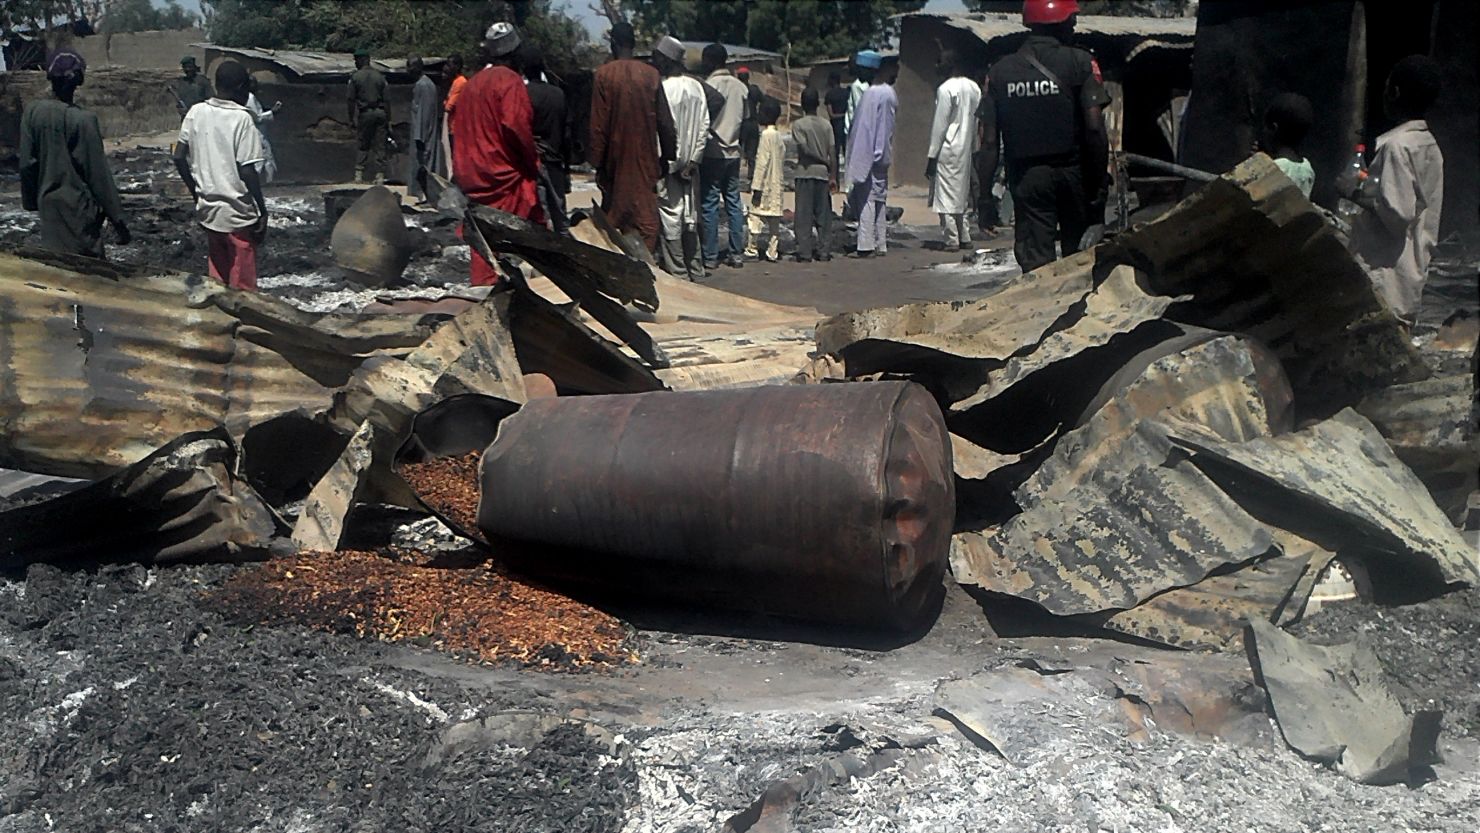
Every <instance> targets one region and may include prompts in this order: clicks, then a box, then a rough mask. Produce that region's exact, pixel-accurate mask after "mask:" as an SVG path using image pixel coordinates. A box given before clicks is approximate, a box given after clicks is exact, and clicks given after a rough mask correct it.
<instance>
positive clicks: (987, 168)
mask: <svg viewBox="0 0 1480 833" xmlns="http://www.w3.org/2000/svg"><path fill="white" fill-rule="evenodd" d="M978 115H979V118H978V119H977V129H978V130H979V131H980V132H979V133H978V135H977V142H978V144H979V145H980V146H981V149H982V170H981V177H982V183H981V185H982V189H983V190H986V189H989V188H991V187H992V183H991V182H989V181H988V180H987V178H988V177H992V176H995V175H996V173H997V162H998V158H999V156H1000V154H1001V148H1002V144H1001V143H1000V142H999V141H998V140H997V102H996V101H995V100H994V99H992V98H991V97H990V96H984V97H983V98H982V103H981V109H980V110H979V111H978Z"/></svg>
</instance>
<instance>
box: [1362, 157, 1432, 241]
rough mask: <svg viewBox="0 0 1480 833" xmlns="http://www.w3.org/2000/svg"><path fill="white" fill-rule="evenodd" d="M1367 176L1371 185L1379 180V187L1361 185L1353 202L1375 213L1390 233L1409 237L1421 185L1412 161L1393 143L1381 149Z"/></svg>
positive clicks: (1415, 214) (1416, 211) (1373, 159)
mask: <svg viewBox="0 0 1480 833" xmlns="http://www.w3.org/2000/svg"><path fill="white" fill-rule="evenodd" d="M1367 173H1368V179H1367V182H1368V183H1371V182H1373V181H1375V182H1376V183H1377V187H1376V188H1373V187H1372V186H1371V185H1370V184H1368V185H1366V186H1364V187H1361V186H1359V187H1358V189H1357V191H1356V193H1355V194H1352V195H1351V197H1352V200H1353V201H1355V202H1356V203H1357V204H1358V205H1360V206H1361V207H1362V208H1365V209H1366V210H1368V211H1370V212H1372V214H1373V215H1375V216H1376V217H1377V219H1378V220H1379V221H1380V222H1381V223H1382V226H1383V228H1384V229H1386V230H1387V232H1388V233H1389V234H1391V235H1393V236H1394V237H1401V236H1403V235H1405V234H1407V233H1408V227H1409V226H1410V225H1412V224H1413V220H1414V219H1415V218H1416V217H1417V216H1418V184H1417V182H1416V179H1417V177H1416V176H1415V175H1414V174H1415V168H1414V164H1413V160H1412V158H1411V157H1410V156H1409V155H1408V154H1407V153H1405V152H1404V151H1403V150H1402V149H1401V148H1398V147H1396V146H1395V145H1394V144H1393V143H1391V142H1389V143H1386V144H1384V145H1383V146H1382V147H1380V148H1378V149H1377V153H1376V154H1375V155H1374V156H1373V157H1372V164H1371V165H1370V166H1369V167H1368V169H1367Z"/></svg>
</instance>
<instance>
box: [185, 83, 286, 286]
mask: <svg viewBox="0 0 1480 833" xmlns="http://www.w3.org/2000/svg"><path fill="white" fill-rule="evenodd" d="M248 83H249V76H248V75H247V69H246V67H244V66H242V65H241V64H240V63H237V62H236V61H226V62H224V63H222V64H221V66H220V68H219V69H217V70H216V90H217V93H218V95H217V97H215V98H209V99H206V100H205V101H203V102H201V103H200V104H197V105H195V106H194V107H191V108H190V112H189V113H186V114H185V121H184V122H182V123H181V124H180V141H179V142H178V143H177V144H176V145H175V168H176V169H177V170H178V171H179V172H180V178H181V179H183V180H185V187H186V188H188V189H190V196H191V197H193V198H195V217H196V219H197V220H198V221H199V222H200V224H201V225H202V226H204V227H205V230H206V240H207V243H208V244H209V251H208V254H207V265H208V267H209V269H210V275H211V277H213V278H215V279H216V280H219V281H221V282H222V283H224V284H226V285H227V286H230V287H231V288H232V289H245V290H248V291H251V292H255V291H256V290H257V247H258V246H259V245H261V244H262V240H263V239H264V238H265V237H266V236H267V203H266V202H265V201H264V200H263V199H262V181H261V178H260V177H259V176H258V174H257V163H259V162H261V161H262V160H263V158H264V153H263V150H262V134H261V133H260V132H258V130H257V122H256V121H255V120H253V118H252V112H251V111H250V110H248V109H247V96H248V95H249V94H250V93H249V92H248Z"/></svg>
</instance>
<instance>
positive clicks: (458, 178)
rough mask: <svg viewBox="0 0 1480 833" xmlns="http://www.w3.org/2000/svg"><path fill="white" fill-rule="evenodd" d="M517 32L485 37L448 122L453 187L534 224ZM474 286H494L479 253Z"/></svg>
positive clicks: (492, 30)
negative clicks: (477, 66)
mask: <svg viewBox="0 0 1480 833" xmlns="http://www.w3.org/2000/svg"><path fill="white" fill-rule="evenodd" d="M518 48H519V32H518V31H516V30H515V29H514V27H513V25H512V24H509V23H495V24H493V25H492V26H490V27H488V32H487V34H486V35H485V36H484V41H483V56H484V58H485V62H486V66H484V67H483V69H482V70H481V71H479V72H478V74H477V75H474V76H473V77H472V79H471V80H469V81H468V83H467V86H465V87H464V88H463V92H462V95H461V96H460V97H459V98H458V102H457V110H456V111H454V113H453V116H452V119H453V124H452V130H453V133H454V134H455V135H456V136H457V141H456V142H455V143H453V145H452V154H453V162H454V164H453V166H452V169H453V171H454V174H453V181H454V182H456V183H457V187H458V188H461V189H462V192H463V193H464V194H466V195H467V197H468V200H469V201H471V202H475V203H478V204H479V205H486V206H488V207H490V208H497V209H498V210H500V211H507V212H509V213H510V214H514V215H516V216H519V217H522V218H524V219H526V220H529V221H531V222H534V223H543V222H544V221H545V216H544V212H543V211H541V210H540V201H539V194H538V185H537V183H538V181H539V174H540V156H539V151H538V150H537V149H536V148H535V143H534V106H533V105H532V104H530V101H529V93H528V92H526V91H525V89H524V77H523V76H521V75H520V74H519V72H518V70H517V68H516V67H515V63H516V60H515V57H514V56H515V50H517V49H518ZM470 268H471V272H472V282H473V285H474V286H492V285H493V284H496V283H498V270H497V269H495V268H494V266H493V264H491V263H489V262H488V261H486V260H484V259H483V257H482V256H481V255H479V254H478V252H477V251H474V252H473V254H472V263H471V265H470Z"/></svg>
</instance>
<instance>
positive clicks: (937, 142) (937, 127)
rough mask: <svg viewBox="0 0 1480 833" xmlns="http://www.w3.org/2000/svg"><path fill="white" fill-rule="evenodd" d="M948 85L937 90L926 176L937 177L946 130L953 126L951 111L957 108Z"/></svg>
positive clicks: (926, 162)
mask: <svg viewBox="0 0 1480 833" xmlns="http://www.w3.org/2000/svg"><path fill="white" fill-rule="evenodd" d="M954 104H955V102H954V101H953V100H952V99H951V94H950V93H949V92H947V91H946V85H945V84H941V85H940V86H939V87H937V88H936V90H935V120H934V121H932V122H931V124H930V151H929V153H927V154H926V158H925V178H926V179H935V168H936V165H937V164H939V159H940V150H941V148H942V147H944V146H945V143H946V130H947V129H948V128H949V127H950V126H951V111H952V110H954V109H955V107H954Z"/></svg>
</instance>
